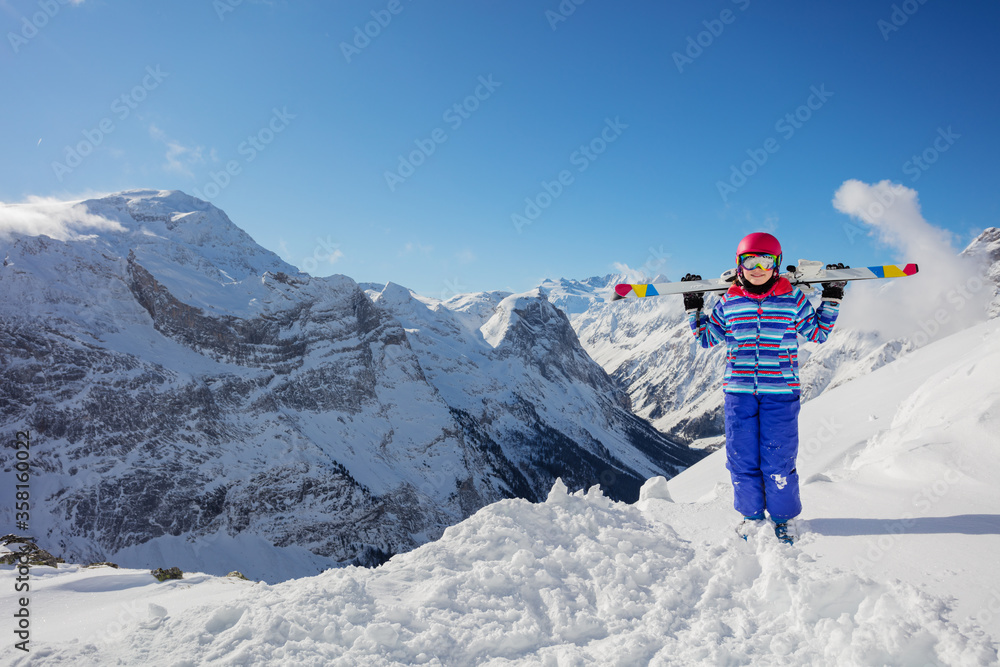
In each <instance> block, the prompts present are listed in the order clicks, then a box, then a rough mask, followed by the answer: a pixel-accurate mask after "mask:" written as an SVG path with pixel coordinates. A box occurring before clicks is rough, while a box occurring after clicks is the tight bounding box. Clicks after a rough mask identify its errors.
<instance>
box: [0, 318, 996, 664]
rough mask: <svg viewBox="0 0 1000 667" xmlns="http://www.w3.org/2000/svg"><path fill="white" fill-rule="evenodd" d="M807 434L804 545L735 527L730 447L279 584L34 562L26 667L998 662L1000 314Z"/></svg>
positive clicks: (872, 386)
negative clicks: (363, 563)
mask: <svg viewBox="0 0 1000 667" xmlns="http://www.w3.org/2000/svg"><path fill="white" fill-rule="evenodd" d="M800 430H801V432H802V434H803V448H802V451H801V453H800V457H799V470H800V475H801V477H802V480H803V481H802V497H803V505H804V512H803V515H802V518H801V520H800V521H799V532H800V539H799V540H798V542H797V543H796V544H795V545H793V546H788V545H785V544H782V543H780V542H778V541H777V540H776V539H775V537H774V535H773V532H772V530H771V529H770V527H769V526H765V527H762V528H761V529H760V530H757V531H756V532H754V533H752V534H751V535H750V537H749V541H748V542H743V541H742V540H740V539H739V538H738V537H737V535H736V533H735V532H734V530H733V527H734V526H735V523H736V520H737V518H738V517H737V515H736V513H735V512H734V511H733V509H732V487H731V484H730V482H729V475H728V472H727V471H726V469H725V453H724V452H721V451H720V452H715V453H714V454H712V455H710V456H708V457H707V458H705V459H704V460H702V461H700V462H699V463H697V464H696V465H694V466H692V467H691V468H689V469H687V470H686V471H684V472H682V473H680V474H679V475H677V476H676V477H674V478H673V479H671V480H670V481H669V482H666V481H664V480H663V479H655V478H654V479H651V480H649V481H648V482H647V483H646V485H645V486H644V487H643V491H642V494H641V498H640V500H639V501H638V502H636V503H634V504H628V503H622V502H613V501H611V500H610V499H608V498H606V497H605V496H604V495H603V494H602V493H601V492H600V490H599V489H590V490H588V491H587V492H586V493H584V491H582V490H581V491H578V492H576V493H567V489H566V486H565V485H563V484H562V483H560V482H557V483H555V484H554V485H553V487H552V489H551V491H550V493H549V494H548V496H547V497H546V499H545V500H544V502H540V503H531V502H528V501H525V500H504V501H499V502H497V503H494V504H492V505H489V506H487V507H485V508H483V509H482V510H480V511H479V512H477V513H476V514H475V515H473V516H472V517H470V518H468V519H466V520H464V521H462V522H461V523H459V524H457V525H455V526H453V527H451V528H448V529H447V530H446V531H445V532H444V534H443V536H442V537H441V538H440V539H439V540H436V541H433V542H430V543H428V544H426V545H424V546H422V547H420V548H418V549H415V550H413V551H411V552H408V553H405V554H399V555H397V556H395V557H393V558H392V559H391V560H389V561H388V562H387V563H385V564H383V565H381V566H379V567H377V568H371V569H367V568H354V567H349V568H341V569H335V570H329V571H327V572H324V573H322V574H320V575H318V576H313V577H308V578H303V579H299V580H294V581H287V582H284V583H281V584H278V585H268V584H264V583H253V582H247V581H242V580H239V579H230V578H218V577H209V576H206V575H204V574H199V573H188V574H185V577H184V579H183V580H181V581H168V582H164V583H157V582H156V581H155V579H154V578H153V577H152V575H150V574H149V573H148V572H146V571H139V570H113V569H109V568H98V569H86V568H82V567H80V566H79V565H60V566H59V567H58V568H57V569H53V568H46V567H38V568H33V569H32V591H33V592H32V596H33V597H32V602H31V604H32V605H33V606H32V608H31V609H32V618H33V619H35V620H34V621H33V623H34V625H33V626H32V633H33V634H32V635H31V636H32V645H31V646H32V649H33V650H34V651H35V653H32V654H30V656H29V655H25V656H19V655H17V653H16V652H15V653H14V654H12V664H14V665H21V664H24V665H27V664H35V663H34V662H33V661H35V660H38V659H43V660H44V662H45V664H52V665H74V666H76V665H103V664H139V663H142V664H175V665H179V664H202V663H219V664H289V665H292V664H296V665H298V664H328V665H345V666H346V665H413V664H428V665H473V664H476V665H480V664H491V665H493V664H495V665H501V664H503V665H508V664H517V665H550V664H551V665H574V664H599V665H623V666H624V665H647V664H648V665H655V666H657V667H659V666H665V665H745V664H767V665H772V664H776V665H830V666H836V667H839V666H840V665H905V666H909V665H949V666H950V665H995V664H997V659H998V646H1000V644H998V639H1000V570H998V569H997V568H996V553H997V552H998V550H1000V515H998V513H997V509H998V508H1000V490H998V487H997V484H996V479H997V477H998V476H1000V436H998V433H1000V320H998V319H992V320H989V321H987V322H984V323H980V324H976V325H973V326H971V327H969V328H966V329H964V330H961V331H959V332H956V333H954V334H951V335H947V336H943V337H941V338H939V339H937V340H935V341H932V342H929V343H928V344H926V345H924V346H921V347H920V348H919V349H916V350H914V351H913V352H912V353H911V355H910V356H909V357H908V360H907V361H903V360H896V361H893V362H890V363H888V364H886V365H885V366H884V367H881V368H879V369H877V370H875V371H873V372H872V373H870V374H868V375H867V376H865V377H863V378H859V379H857V380H854V381H852V382H850V383H849V384H845V385H842V386H839V387H836V388H833V389H828V390H826V391H824V392H822V393H821V394H820V395H819V396H817V397H816V398H815V399H813V400H811V401H809V402H807V403H806V404H804V405H803V408H802V413H801V420H800ZM15 577H16V572H15V571H14V570H12V569H11V568H9V567H3V568H0V605H2V606H3V607H4V608H6V609H16V608H17V602H16V600H15V598H16V596H17V593H15V590H14V578H15ZM36 597H37V599H38V601H39V602H38V603H37V606H34V605H36V602H35V599H36ZM42 600H45V601H46V602H45V603H44V604H46V605H47V606H45V607H44V611H43V608H42V606H41V605H42V604H43V603H42V602H41V601H42Z"/></svg>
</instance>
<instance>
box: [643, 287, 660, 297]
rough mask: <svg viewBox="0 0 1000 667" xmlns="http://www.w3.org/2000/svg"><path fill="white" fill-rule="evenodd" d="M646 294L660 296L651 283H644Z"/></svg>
mask: <svg viewBox="0 0 1000 667" xmlns="http://www.w3.org/2000/svg"><path fill="white" fill-rule="evenodd" d="M646 296H660V293H659V292H657V291H656V288H655V287H653V286H652V285H646Z"/></svg>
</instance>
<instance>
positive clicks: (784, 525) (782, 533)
mask: <svg viewBox="0 0 1000 667" xmlns="http://www.w3.org/2000/svg"><path fill="white" fill-rule="evenodd" d="M788 529H789V526H788V522H787V521H782V522H781V523H777V522H776V523H775V524H774V536H775V537H777V538H778V539H779V540H780V541H782V542H784V543H785V544H794V543H795V535H794V534H793V533H791V532H789V530H788Z"/></svg>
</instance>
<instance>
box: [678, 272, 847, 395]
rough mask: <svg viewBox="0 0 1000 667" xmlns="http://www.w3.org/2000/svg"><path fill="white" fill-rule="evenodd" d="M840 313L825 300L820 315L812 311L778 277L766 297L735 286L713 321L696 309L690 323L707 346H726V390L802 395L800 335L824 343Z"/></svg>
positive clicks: (798, 292) (721, 301) (690, 313)
mask: <svg viewBox="0 0 1000 667" xmlns="http://www.w3.org/2000/svg"><path fill="white" fill-rule="evenodd" d="M839 309H840V304H839V303H837V302H836V301H824V302H823V303H822V304H821V305H820V307H819V309H818V310H816V309H813V307H812V304H811V303H809V300H808V299H806V297H805V295H804V294H803V293H802V290H800V289H799V288H798V287H793V286H792V284H791V283H790V282H788V280H787V279H785V278H779V279H778V281H777V282H776V283H775V284H774V287H772V288H771V290H770V291H768V292H767V293H766V294H762V295H753V294H750V293H749V292H747V291H745V290H744V289H743V288H742V287H741V286H739V285H733V286H732V287H730V288H729V291H728V292H726V294H725V295H724V296H723V297H722V298H720V299H719V300H718V301H717V302H716V304H715V307H714V308H712V312H711V314H709V315H708V317H706V316H705V315H703V314H702V313H701V311H700V310H697V311H696V310H691V311H688V321H689V322H690V324H691V330H692V331H693V332H694V335H695V338H697V339H698V342H699V343H701V346H702V347H713V346H715V345H718V344H719V343H722V342H725V343H726V347H727V348H728V350H727V354H726V374H725V377H724V379H723V391H726V392H729V393H731V394H788V393H791V394H795V395H798V394H799V391H800V386H799V359H798V352H799V343H798V338H797V336H798V335H802V336H804V337H805V338H806V339H807V340H811V341H816V342H818V343H822V342H824V341H825V340H826V339H827V337H828V336H829V335H830V332H831V331H832V330H833V323H834V322H836V320H837V313H838V312H839Z"/></svg>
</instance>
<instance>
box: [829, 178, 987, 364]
mask: <svg viewBox="0 0 1000 667" xmlns="http://www.w3.org/2000/svg"><path fill="white" fill-rule="evenodd" d="M833 205H834V207H835V208H836V209H837V210H838V211H840V212H841V213H846V214H847V215H850V216H851V217H852V218H854V219H856V220H858V221H860V222H861V223H863V225H864V226H865V227H866V228H867V231H868V232H869V234H870V235H872V236H875V237H876V238H877V239H878V241H879V242H880V243H881V244H883V245H885V246H887V247H888V248H891V249H892V250H894V251H895V253H893V254H894V257H893V258H892V259H893V260H894V261H897V262H915V263H916V264H918V265H919V267H920V273H919V274H917V275H916V276H913V277H911V278H906V279H904V280H893V281H886V282H883V281H872V282H867V283H866V282H855V283H852V284H851V286H850V287H849V294H848V301H847V304H849V305H847V304H845V307H844V308H843V309H842V312H841V320H840V326H841V327H845V328H858V329H865V330H875V331H878V332H879V333H881V334H882V335H883V336H886V337H888V338H900V337H906V338H907V339H910V340H912V341H914V342H915V343H917V344H918V345H923V344H925V343H926V342H928V341H929V340H934V339H937V338H938V337H941V336H945V335H948V334H951V333H954V332H956V331H959V330H961V329H964V328H966V327H968V326H971V325H973V324H975V323H977V322H981V321H983V320H984V319H985V317H986V315H985V309H986V303H987V301H988V298H989V296H990V295H989V291H990V290H987V289H984V286H985V285H986V281H985V279H984V276H983V271H982V267H980V266H979V265H978V264H976V263H975V262H971V261H969V260H968V259H966V258H963V257H961V256H960V255H959V253H958V251H957V250H956V249H955V248H954V245H953V242H954V240H955V239H954V235H952V234H951V233H950V232H948V231H947V230H944V229H941V228H940V227H935V226H934V225H932V224H931V223H929V222H928V221H927V220H926V219H925V218H924V217H923V214H922V213H921V210H920V203H919V201H918V197H917V192H916V190H912V189H910V188H907V187H905V186H903V185H899V184H897V183H892V182H890V181H887V180H886V181H881V182H879V183H876V184H874V185H869V184H867V183H863V182H861V181H858V180H848V181H845V182H844V183H843V184H842V185H841V186H840V188H839V189H838V190H837V192H836V194H835V195H834V198H833Z"/></svg>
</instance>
